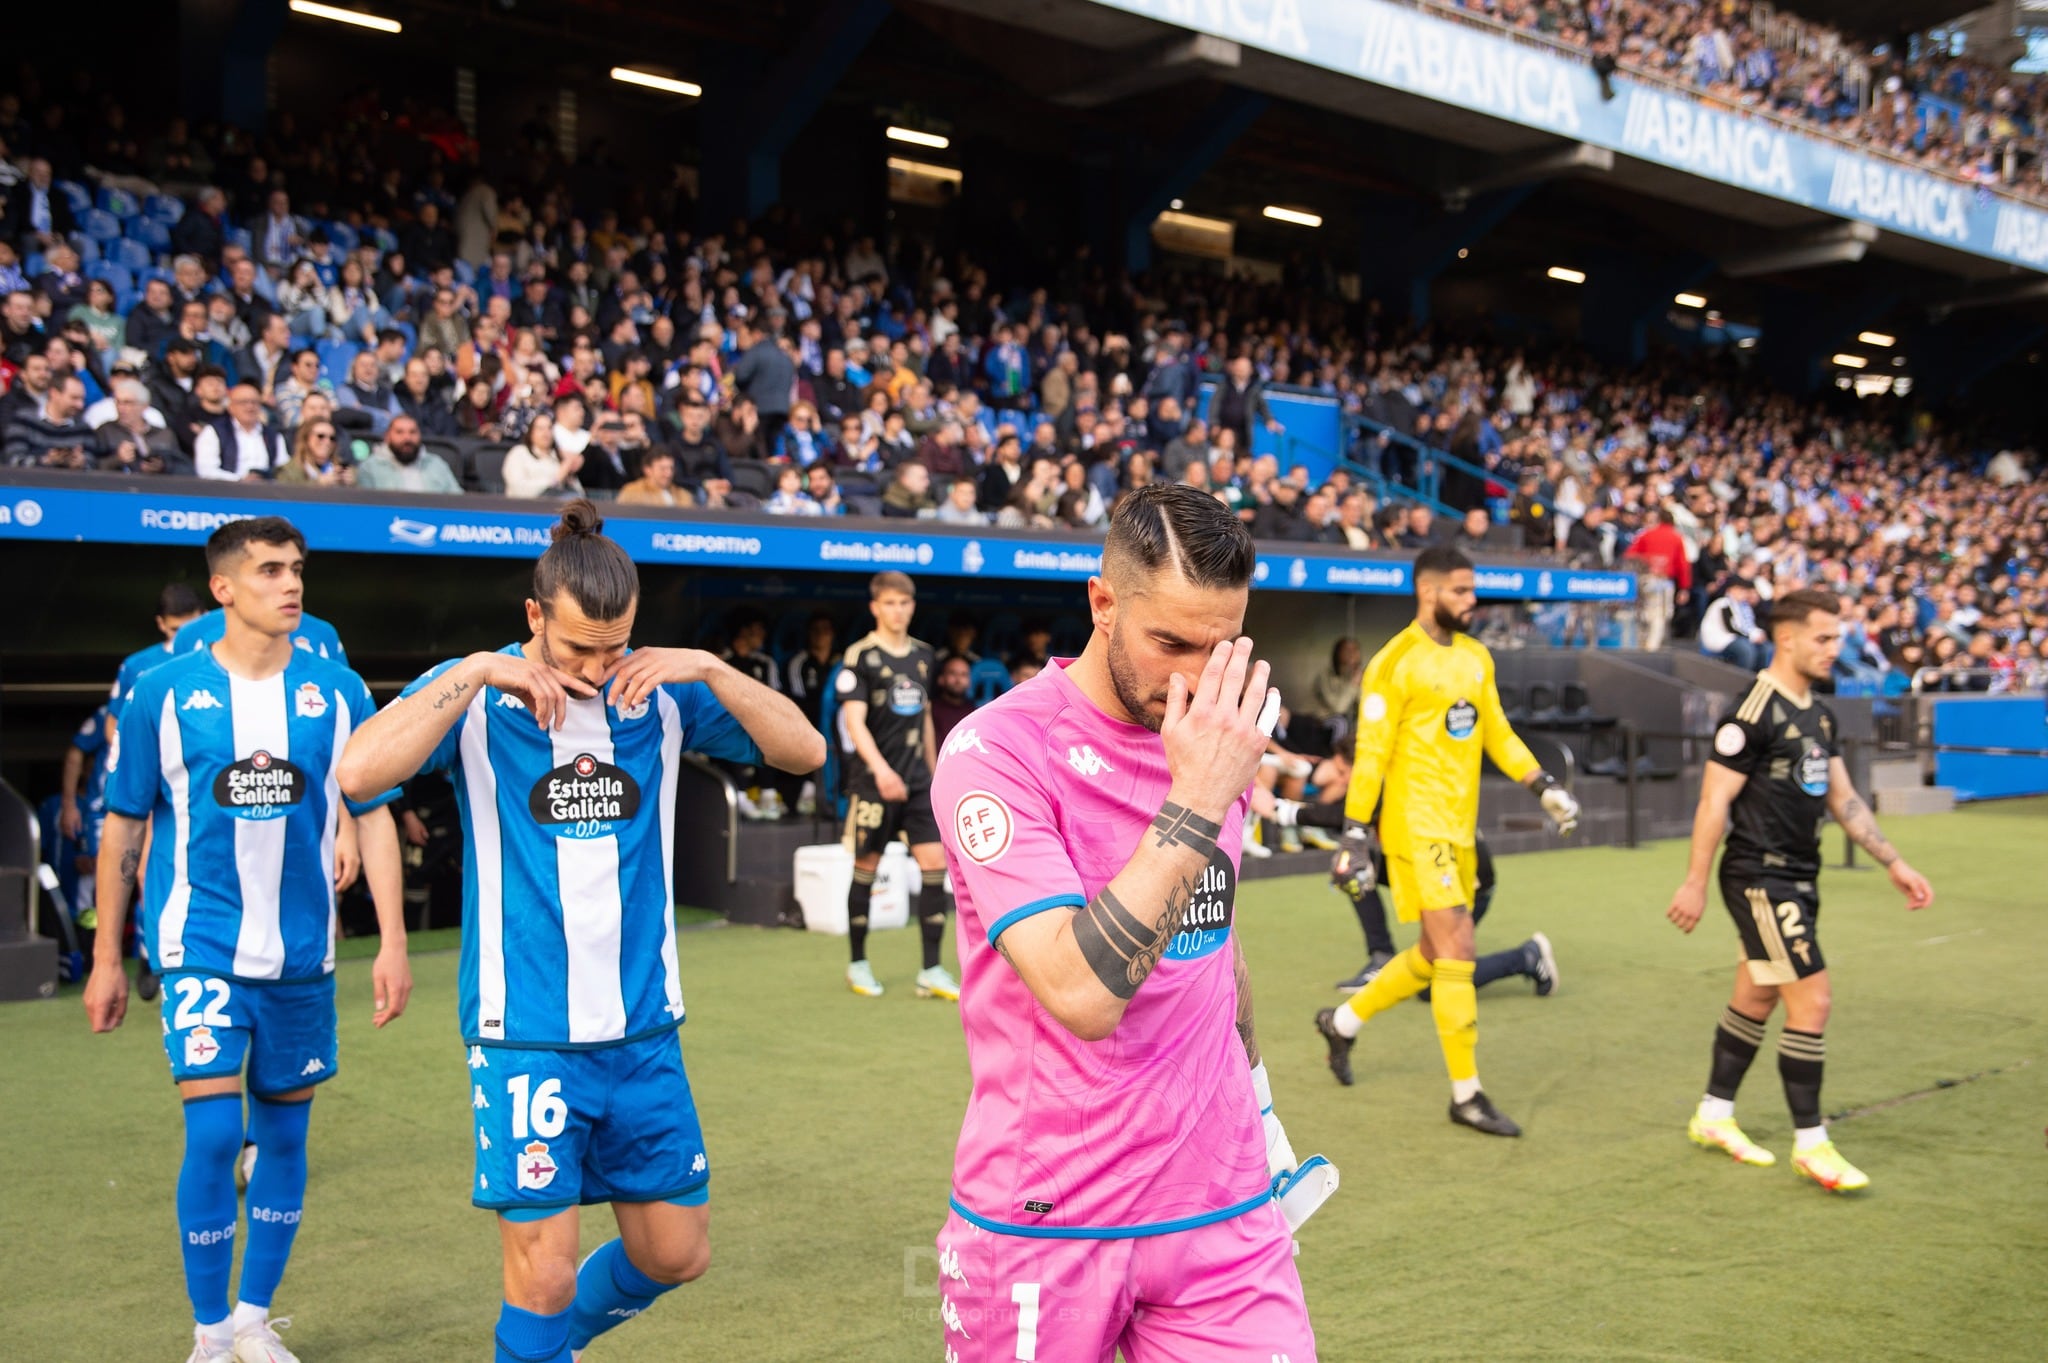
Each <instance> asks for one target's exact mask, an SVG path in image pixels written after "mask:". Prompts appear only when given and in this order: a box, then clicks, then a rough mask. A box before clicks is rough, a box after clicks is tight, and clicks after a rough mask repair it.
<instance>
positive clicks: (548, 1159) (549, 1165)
mask: <svg viewBox="0 0 2048 1363" xmlns="http://www.w3.org/2000/svg"><path fill="white" fill-rule="evenodd" d="M557 1172H558V1170H557V1169H556V1166H555V1161H554V1157H553V1156H551V1155H549V1154H548V1143H547V1142H546V1141H528V1142H527V1143H526V1148H525V1149H524V1150H522V1151H520V1152H519V1186H520V1187H521V1188H522V1189H527V1188H530V1189H533V1190H534V1191H536V1192H537V1191H539V1190H540V1189H542V1188H545V1187H547V1186H548V1185H549V1184H550V1183H553V1182H554V1181H555V1174H556V1173H557Z"/></svg>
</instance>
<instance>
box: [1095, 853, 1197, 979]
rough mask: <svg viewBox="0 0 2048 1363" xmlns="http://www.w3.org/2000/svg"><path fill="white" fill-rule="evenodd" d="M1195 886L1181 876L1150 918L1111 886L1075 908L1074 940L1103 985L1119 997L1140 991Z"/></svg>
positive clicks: (1185, 908) (1186, 905) (1175, 929)
mask: <svg viewBox="0 0 2048 1363" xmlns="http://www.w3.org/2000/svg"><path fill="white" fill-rule="evenodd" d="M1194 891H1195V882H1194V881H1193V880H1192V879H1186V878H1184V879H1182V880H1181V881H1180V882H1179V883H1178V884H1176V885H1175V886H1174V887H1173V889H1172V890H1170V891H1168V893H1167V896H1166V903H1165V904H1164V905H1163V906H1162V907H1161V908H1160V910H1159V912H1158V914H1157V915H1156V916H1155V917H1154V918H1153V920H1152V921H1151V922H1150V923H1147V922H1146V921H1145V920H1143V919H1141V918H1139V917H1138V916H1137V915H1136V914H1134V913H1132V912H1131V911H1130V910H1129V909H1127V908H1125V907H1124V905H1123V901H1122V900H1120V899H1118V898H1117V897H1116V895H1115V894H1114V893H1113V892H1112V891H1111V890H1110V888H1109V887H1108V886H1107V885H1105V886H1103V887H1102V890H1101V892H1100V893H1098V894H1097V895H1096V896H1095V898H1093V899H1091V900H1089V901H1088V902H1087V903H1086V904H1084V905H1082V906H1081V908H1080V909H1079V910H1078V911H1076V913H1075V914H1074V941H1075V943H1076V945H1078V946H1079V947H1080V948H1081V958H1082V959H1083V960H1085V961H1087V962H1088V968H1089V969H1091V970H1093V971H1094V972H1095V978H1096V979H1098V980H1100V981H1102V987H1103V988H1104V989H1107V990H1108V991H1109V992H1110V993H1112V994H1114V995H1116V996H1117V997H1118V998H1120V999H1129V998H1131V997H1132V996H1133V995H1135V994H1136V993H1137V992H1138V986H1139V985H1141V984H1143V983H1144V982H1145V979H1146V977H1147V976H1148V975H1150V974H1151V973H1152V968H1153V967H1154V966H1156V965H1158V964H1159V957H1160V954H1161V953H1162V952H1164V951H1165V950H1166V944H1167V943H1168V942H1170V941H1172V940H1173V934H1174V933H1176V932H1178V931H1179V930H1180V921H1181V918H1182V917H1183V916H1184V915H1185V914H1186V913H1187V910H1188V905H1189V904H1190V903H1191V902H1193V899H1194Z"/></svg>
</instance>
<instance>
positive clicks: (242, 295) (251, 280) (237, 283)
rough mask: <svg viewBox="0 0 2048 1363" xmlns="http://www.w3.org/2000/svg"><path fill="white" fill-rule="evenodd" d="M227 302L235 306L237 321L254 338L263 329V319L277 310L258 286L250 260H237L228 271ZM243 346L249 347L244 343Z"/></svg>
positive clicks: (253, 266)
mask: <svg viewBox="0 0 2048 1363" xmlns="http://www.w3.org/2000/svg"><path fill="white" fill-rule="evenodd" d="M225 296H226V298H227V300H228V301H229V302H230V303H232V304H234V312H235V320H236V321H237V322H239V323H241V324H242V326H243V327H245V328H247V330H248V332H249V334H250V335H251V336H254V335H255V334H256V333H257V332H258V331H261V330H262V329H263V319H264V317H265V316H267V315H268V314H270V313H273V312H276V311H277V309H276V308H275V307H274V306H272V304H271V302H270V300H269V299H268V298H265V297H264V296H263V290H262V289H261V288H259V287H258V285H257V272H256V266H255V264H254V263H253V262H251V261H248V260H237V261H236V262H235V263H234V264H233V265H232V266H230V267H229V270H228V287H227V289H226V291H225ZM242 344H244V345H247V344H248V342H247V341H244V342H242Z"/></svg>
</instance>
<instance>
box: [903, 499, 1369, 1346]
mask: <svg viewBox="0 0 2048 1363" xmlns="http://www.w3.org/2000/svg"><path fill="white" fill-rule="evenodd" d="M1253 563H1254V553H1253V549H1252V544H1251V540H1250V537H1249V536H1248V535H1247V534H1246V533H1245V531H1244V529H1243V527H1242V525H1241V524H1240V523H1239V522H1238V521H1237V520H1236V519H1235V518H1234V517H1232V516H1231V515H1230V514H1229V512H1228V511H1226V510H1224V509H1223V508H1222V507H1221V506H1220V505H1219V504H1217V503H1216V502H1215V501H1214V500H1213V499H1212V498H1209V497H1206V496H1203V495H1202V494H1201V493H1199V492H1196V491H1194V490H1192V489H1189V488H1186V487H1180V486H1165V485H1161V486H1154V487H1149V488H1145V489H1142V490H1141V491H1139V492H1138V493H1135V494H1133V495H1132V496H1131V497H1130V498H1128V499H1126V501H1125V502H1124V504H1123V505H1122V506H1121V507H1120V508H1119V510H1118V513H1117V516H1116V519H1115V520H1114V521H1113V522H1112V525H1111V528H1110V531H1109V535H1108V539H1107V541H1106V543H1105V546H1104V552H1103V571H1102V576H1101V577H1099V578H1095V579H1093V580H1091V581H1090V582H1089V584H1088V598H1089V608H1090V614H1091V617H1092V619H1093V623H1094V627H1095V628H1094V632H1093V634H1092V636H1091V638H1090V639H1089V642H1088V645H1087V647H1086V649H1085V650H1084V651H1083V652H1082V654H1081V656H1080V657H1079V658H1074V659H1060V660H1054V662H1053V664H1052V665H1051V666H1049V667H1048V668H1046V670H1045V671H1044V672H1042V673H1041V674H1040V675H1039V676H1037V677H1035V678H1033V679H1032V680H1030V681H1028V682H1025V683H1024V684H1022V685H1020V686H1018V687H1016V688H1015V689H1013V690H1012V691H1010V692H1009V693H1007V694H1006V695H1004V696H1003V697H1002V698H1000V699H999V700H997V701H995V702H994V703H993V704H991V705H988V706H985V707H983V708H982V709H980V710H977V711H975V712H974V714H973V715H972V716H970V717H969V718H968V719H967V720H965V721H963V722H962V723H961V725H960V726H959V727H958V728H956V729H955V730H954V731H953V732H952V734H951V735H950V736H949V738H948V739H947V742H946V745H945V748H944V750H943V751H942V753H941V755H940V759H939V763H938V767H937V770H936V772H935V774H934V782H933V787H932V802H933V807H934V811H935V813H936V814H937V817H938V822H939V827H940V834H941V839H942V841H943V842H944V844H945V849H946V858H947V862H948V865H949V868H950V870H951V873H952V876H953V881H954V885H955V888H956V891H957V895H958V903H959V913H960V921H959V946H960V958H961V968H962V983H961V1014H962V1020H963V1023H964V1025H965V1029H966V1033H967V1047H968V1062H969V1067H970V1070H971V1072H972V1076H973V1091H972V1094H971V1096H970V1098H969V1100H968V1109H967V1116H966V1119H965V1121H964V1123H963V1124H962V1128H961V1134H960V1142H959V1146H958V1149H957V1152H956V1156H955V1165H954V1181H953V1196H952V1199H951V1205H952V1215H951V1216H950V1218H949V1219H948V1221H947V1223H946V1226H945V1228H944V1230H943V1231H942V1232H941V1233H940V1236H939V1241H938V1248H939V1266H940V1283H939V1286H940V1290H941V1294H942V1301H941V1306H940V1318H941V1322H942V1330H943V1338H944V1347H945V1350H946V1356H947V1357H948V1358H952V1359H957V1360H961V1363H968V1361H969V1360H1010V1359H1016V1358H1042V1359H1055V1358H1057V1359H1062V1360H1065V1359H1085V1360H1096V1359H1100V1360H1104V1361H1105V1363H1106V1360H1108V1359H1109V1358H1111V1357H1112V1356H1113V1355H1114V1354H1115V1353H1116V1352H1117V1351H1119V1350H1121V1352H1122V1354H1123V1356H1124V1358H1125V1359H1127V1360H1129V1361H1130V1363H1154V1361H1155V1360H1167V1359H1173V1360H1210V1359H1216V1360H1221V1359H1241V1358H1256V1359H1258V1360H1261V1361H1262V1363H1263V1360H1266V1359H1269V1358H1272V1357H1275V1356H1285V1357H1288V1358H1291V1359H1293V1360H1294V1361H1295V1363H1302V1361H1303V1360H1305V1359H1310V1358H1313V1357H1314V1356H1315V1339H1314V1334H1313V1331H1312V1330H1311V1328H1310V1326H1309V1322H1308V1313H1307V1308H1306V1304H1305V1302H1304V1300H1303V1297H1302V1291H1301V1282H1300V1279H1299V1277H1298V1276H1297V1275H1296V1273H1295V1271H1294V1266H1293V1259H1292V1248H1291V1235H1290V1224H1297V1225H1298V1224H1299V1220H1300V1219H1301V1218H1302V1217H1305V1216H1306V1214H1307V1212H1308V1211H1312V1210H1313V1209H1314V1206H1315V1205H1316V1204H1317V1203H1318V1202H1319V1201H1320V1199H1321V1198H1322V1197H1323V1196H1327V1194H1328V1192H1329V1191H1330V1190H1331V1189H1332V1188H1334V1186H1335V1172H1334V1171H1333V1170H1331V1169H1330V1168H1329V1166H1328V1164H1327V1162H1326V1161H1323V1160H1322V1159H1321V1158H1320V1157H1314V1158H1312V1159H1310V1160H1308V1161H1301V1162H1298V1161H1297V1160H1296V1159H1295V1157H1294V1154H1293V1152H1292V1150H1291V1148H1290V1147H1289V1144H1288V1141H1287V1137H1286V1134H1285V1132H1284V1130H1283V1129H1282V1128H1281V1125H1280V1122H1279V1120H1278V1118H1277V1117H1276V1116H1274V1114H1273V1100H1272V1093H1271V1088H1270V1085H1269V1084H1268V1082H1267V1080H1266V1077H1265V1071H1264V1066H1263V1065H1262V1064H1261V1063H1260V1061H1259V1051H1258V1041H1257V1037H1256V1034H1255V1031H1254V1028H1253V1024H1252V1005H1251V989H1250V979H1249V974H1248V971H1247V969H1246V966H1245V962H1244V957H1243V953H1242V951H1241V949H1240V946H1239V943H1238V940H1237V937H1236V934H1235V932H1234V931H1233V922H1234V917H1235V910H1236V890H1237V873H1238V857H1239V852H1240V848H1241V846H1242V841H1243V829H1244V819H1245V816H1246V808H1247V803H1248V794H1247V792H1248V789H1249V787H1250V785H1251V783H1252V778H1253V776H1254V774H1255V773H1256V772H1257V770H1258V765H1259V760H1260V757H1261V754H1262V753H1263V752H1264V750H1265V746H1266V734H1265V733H1264V732H1263V731H1262V730H1261V727H1260V720H1261V717H1262V715H1263V714H1264V713H1265V712H1266V711H1267V710H1268V703H1269V697H1270V689H1269V688H1268V686H1267V676H1268V668H1267V665H1266V664H1265V663H1263V662H1260V661H1257V660H1255V659H1254V658H1253V656H1252V655H1253V648H1252V641H1251V640H1249V639H1246V638H1243V637H1242V633H1241V632H1242V629H1243V622H1244V608H1245V602H1246V598H1247V593H1248V588H1249V583H1250V580H1251V574H1252V567H1253ZM1269 722H1270V721H1269ZM1276 1198H1277V1199H1278V1203H1279V1205H1276Z"/></svg>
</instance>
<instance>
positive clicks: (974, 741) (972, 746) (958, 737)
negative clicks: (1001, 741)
mask: <svg viewBox="0 0 2048 1363" xmlns="http://www.w3.org/2000/svg"><path fill="white" fill-rule="evenodd" d="M968 751H973V752H978V753H980V754H981V755H982V756H984V757H986V756H988V749H987V748H984V747H983V746H982V745H981V735H980V734H978V733H976V732H975V731H974V730H972V729H955V730H954V731H953V732H952V733H950V734H948V735H946V746H945V747H943V748H941V749H939V760H940V761H941V762H943V761H945V760H946V759H947V758H949V757H951V756H952V755H953V754H954V753H956V752H968Z"/></svg>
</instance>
